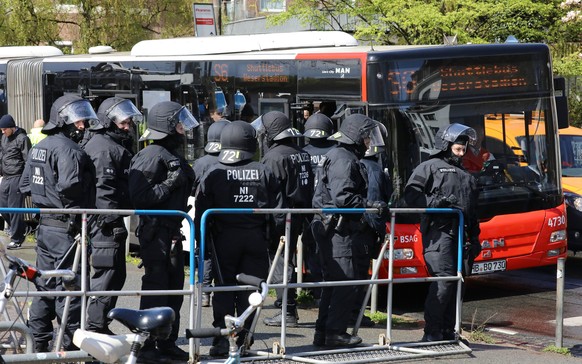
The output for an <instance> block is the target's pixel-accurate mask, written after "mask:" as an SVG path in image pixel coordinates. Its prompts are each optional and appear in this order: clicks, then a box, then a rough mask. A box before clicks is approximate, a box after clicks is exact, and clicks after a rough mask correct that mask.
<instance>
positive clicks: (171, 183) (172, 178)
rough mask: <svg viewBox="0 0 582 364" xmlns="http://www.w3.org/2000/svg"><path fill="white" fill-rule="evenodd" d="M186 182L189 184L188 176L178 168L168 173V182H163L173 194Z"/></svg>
mask: <svg viewBox="0 0 582 364" xmlns="http://www.w3.org/2000/svg"><path fill="white" fill-rule="evenodd" d="M186 182H188V177H186V174H185V173H184V171H182V169H181V168H178V169H176V170H174V171H168V176H167V177H166V180H165V181H164V182H162V185H163V186H165V187H166V188H168V190H169V191H170V192H171V191H173V190H175V189H176V188H178V187H180V186H182V185H184V184H186Z"/></svg>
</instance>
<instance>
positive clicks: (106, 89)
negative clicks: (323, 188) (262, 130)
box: [0, 32, 567, 277]
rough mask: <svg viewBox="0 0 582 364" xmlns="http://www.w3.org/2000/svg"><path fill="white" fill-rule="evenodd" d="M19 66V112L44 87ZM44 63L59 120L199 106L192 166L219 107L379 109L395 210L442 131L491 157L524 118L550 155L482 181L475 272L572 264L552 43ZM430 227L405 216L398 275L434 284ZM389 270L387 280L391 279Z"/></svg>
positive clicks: (208, 52)
mask: <svg viewBox="0 0 582 364" xmlns="http://www.w3.org/2000/svg"><path fill="white" fill-rule="evenodd" d="M99 51H103V48H99ZM18 62H19V61H15V62H14V63H15V64H13V65H12V66H10V64H8V65H9V67H8V68H7V70H6V69H5V70H2V69H1V68H0V74H2V73H4V74H5V77H4V78H0V81H4V83H5V84H4V85H2V84H0V88H5V89H6V87H7V86H9V87H8V88H7V91H8V92H7V97H8V100H9V103H8V106H10V105H14V104H22V105H32V104H33V103H34V102H38V100H32V99H29V98H28V94H29V91H30V90H29V88H30V87H31V86H30V85H27V84H21V83H17V82H14V83H13V82H12V80H18V79H19V77H22V76H23V75H24V74H22V73H21V72H27V71H26V68H21V67H19V66H20V64H19V63H18ZM20 62H21V61H20ZM28 62H30V61H28ZM35 62H39V64H40V65H42V75H41V77H42V82H41V83H40V85H41V86H40V87H41V88H42V90H41V91H42V94H43V97H42V110H43V115H42V116H44V118H45V120H46V119H47V118H48V116H49V110H50V106H51V103H52V102H53V101H54V100H55V99H56V98H57V97H59V96H61V95H63V94H66V93H74V94H78V95H81V96H83V97H85V98H88V99H89V100H91V101H92V102H93V104H94V106H95V107H97V106H98V105H99V103H100V102H101V101H102V100H103V99H104V98H106V97H110V96H120V97H127V98H130V99H131V100H132V101H134V102H135V103H136V105H137V106H138V107H139V108H141V109H142V110H143V111H144V112H145V111H146V110H147V109H148V108H149V107H151V105H152V104H154V103H155V102H157V101H160V100H174V101H177V102H180V103H182V104H184V105H187V106H188V107H190V108H191V110H192V112H193V114H194V115H195V116H196V117H198V118H199V119H200V121H201V122H202V127H201V128H197V129H196V130H195V131H194V132H193V133H192V134H191V135H189V137H188V141H187V143H186V145H185V146H184V153H185V155H186V157H187V159H189V160H190V161H193V160H194V159H196V158H197V157H199V156H200V155H201V154H202V153H203V146H204V137H203V135H204V133H205V125H207V124H208V123H209V120H210V119H209V116H208V114H209V111H211V110H220V111H222V112H223V115H224V116H225V117H227V118H229V119H241V118H243V116H244V117H245V118H246V117H247V116H248V115H251V116H254V117H256V116H258V115H261V114H263V113H265V112H267V111H270V110H280V111H282V112H284V113H286V114H288V115H289V116H290V117H291V118H292V120H294V122H295V123H297V125H296V126H297V127H298V128H299V129H301V128H302V125H301V121H300V120H301V118H300V117H299V115H300V112H301V109H302V108H303V107H306V106H308V105H316V106H317V105H323V104H324V103H325V104H326V105H334V108H335V110H336V111H335V114H334V115H333V117H332V118H333V120H334V121H335V122H336V123H337V125H338V126H339V125H340V124H341V122H342V120H343V119H344V118H345V117H346V116H347V115H349V114H351V113H365V114H367V115H369V116H370V117H372V118H374V119H375V120H378V121H380V122H381V123H383V124H384V125H385V126H386V129H387V130H388V137H387V140H386V154H385V156H384V157H385V158H383V160H384V163H385V166H386V168H387V169H388V171H389V172H390V175H391V178H392V181H393V186H392V187H393V191H394V192H393V196H392V198H391V201H390V203H391V206H393V207H398V206H402V205H401V200H402V199H401V197H402V192H403V189H404V186H405V184H406V181H407V179H408V177H409V176H410V174H411V172H412V170H413V169H414V167H415V166H417V165H418V164H419V163H420V162H422V161H424V160H426V159H427V158H428V156H429V152H430V150H431V148H432V147H433V145H434V136H435V134H436V131H437V130H438V129H439V127H441V126H443V125H447V124H449V123H453V122H457V123H462V124H466V125H469V126H471V127H473V128H475V129H476V130H477V132H478V133H480V135H481V137H482V145H481V147H482V148H483V150H487V148H489V145H487V144H488V142H489V140H491V139H490V138H487V135H486V133H488V132H489V131H488V130H489V129H488V128H487V116H488V115H511V118H512V120H515V119H516V118H517V119H519V122H520V123H521V125H522V128H523V129H524V131H525V134H524V135H530V136H533V137H534V138H530V139H528V143H530V147H531V148H530V150H535V151H536V152H535V153H536V154H535V158H531V160H530V159H529V158H530V156H529V155H524V157H523V158H522V159H521V160H517V159H516V158H514V157H515V153H510V152H511V148H509V147H508V148H498V149H497V150H495V151H494V152H490V153H488V157H487V161H485V160H483V163H482V166H480V168H477V169H475V170H473V171H472V173H474V174H475V177H476V178H477V179H478V181H479V190H480V195H479V218H480V222H481V235H480V240H481V245H482V247H483V251H482V252H481V254H480V256H479V257H478V258H477V259H476V262H475V265H474V269H473V270H474V272H476V273H487V272H493V271H503V270H511V269H520V268H527V267H535V266H542V265H550V264H555V263H556V261H557V259H558V258H559V257H565V256H566V219H565V212H564V198H563V194H562V186H561V182H560V172H561V170H560V163H559V146H558V136H557V133H558V125H559V124H560V126H563V127H565V126H567V121H566V123H563V122H562V123H559V122H558V115H563V112H560V113H558V108H557V106H556V105H562V103H561V102H558V101H559V100H558V99H557V98H556V97H555V91H554V82H553V78H552V69H551V60H550V54H549V50H548V47H547V46H546V45H543V44H515V43H514V44H486V45H455V46H373V47H372V46H370V45H359V44H358V42H357V41H356V40H355V39H354V38H353V37H352V36H350V35H348V34H345V33H341V32H300V33H281V34H261V35H247V36H218V37H206V38H180V39H163V40H149V41H143V42H140V43H138V44H136V45H135V46H134V47H133V49H132V51H131V52H128V53H102V54H87V55H71V56H56V57H47V58H40V59H35ZM6 71H8V73H6ZM19 88H24V89H19ZM558 96H560V95H558ZM562 96H563V95H562ZM8 111H9V112H12V110H11V108H10V107H9V110H8ZM16 120H18V121H20V122H21V123H27V122H30V123H32V120H33V119H32V118H31V119H28V120H25V121H22V119H19V118H18V115H16ZM500 125H501V127H503V122H501V124H500ZM532 126H536V127H535V128H532ZM531 130H534V131H533V132H531ZM532 133H533V134H534V135H531V134H532ZM536 161H544V166H543V169H542V170H541V171H540V173H539V174H538V175H531V174H530V173H526V172H528V171H529V170H530V169H531V168H529V166H530V165H532V164H535V163H536ZM536 176H537V177H536ZM418 218H419V217H418V216H410V215H409V216H405V215H401V216H400V215H399V216H398V218H397V224H396V227H395V235H396V239H395V259H396V260H395V271H394V274H395V275H394V276H395V277H423V276H427V274H428V273H427V270H426V268H425V264H424V261H423V257H422V244H421V238H420V232H419V229H418ZM388 226H389V225H388ZM386 266H387V265H386V264H384V268H383V269H382V270H381V276H382V275H383V276H386V273H387V272H386Z"/></svg>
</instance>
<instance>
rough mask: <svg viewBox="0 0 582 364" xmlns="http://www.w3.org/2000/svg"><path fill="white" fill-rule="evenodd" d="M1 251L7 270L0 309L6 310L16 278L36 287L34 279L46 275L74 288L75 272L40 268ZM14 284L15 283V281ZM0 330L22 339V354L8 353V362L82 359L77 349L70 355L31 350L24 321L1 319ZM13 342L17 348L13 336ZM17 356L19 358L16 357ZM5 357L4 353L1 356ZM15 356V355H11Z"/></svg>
mask: <svg viewBox="0 0 582 364" xmlns="http://www.w3.org/2000/svg"><path fill="white" fill-rule="evenodd" d="M1 254H2V255H3V256H4V257H5V258H6V259H7V260H8V271H7V273H6V276H5V277H4V280H3V283H2V285H1V292H0V312H2V313H6V311H5V310H6V304H7V302H8V301H9V300H11V299H12V298H14V293H15V288H16V286H17V285H18V284H17V283H16V279H17V278H20V279H25V280H26V281H29V282H32V283H33V284H35V286H36V287H37V288H38V287H41V286H42V285H40V286H39V284H38V283H37V280H39V279H41V278H43V279H50V278H62V280H63V286H65V288H66V289H69V290H75V289H77V288H78V287H77V274H76V273H75V272H73V271H72V270H70V269H51V270H41V269H38V268H37V267H36V266H34V265H32V264H30V263H28V262H27V261H25V260H23V259H20V258H18V257H15V256H12V255H7V254H5V253H4V251H2V252H1ZM15 283H16V284H15ZM14 303H15V307H17V308H18V310H19V312H18V316H19V317H22V311H21V308H20V307H19V305H18V304H17V302H14ZM0 331H3V332H7V333H14V332H18V333H20V334H21V335H22V337H23V338H24V339H25V342H26V344H25V347H24V348H25V350H26V353H25V354H22V355H21V354H14V355H9V356H10V357H11V359H12V360H11V362H30V361H32V360H35V359H38V360H51V361H53V362H62V361H70V360H71V359H82V358H83V354H82V353H81V352H71V354H70V355H66V356H65V355H62V354H59V353H35V350H34V338H33V336H32V332H31V331H30V329H29V328H28V326H26V325H25V324H24V323H18V322H16V320H14V322H12V321H4V322H1V323H0ZM13 339H14V342H15V345H14V346H13V348H14V350H15V351H17V352H18V351H19V350H20V349H21V346H20V345H19V343H18V339H17V338H16V336H15V335H13ZM19 355H20V357H19ZM31 355H32V356H31ZM5 357H6V358H8V355H5ZM12 357H15V358H12ZM0 362H2V363H3V362H4V358H3V357H2V356H0Z"/></svg>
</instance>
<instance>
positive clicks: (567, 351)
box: [543, 345, 572, 356]
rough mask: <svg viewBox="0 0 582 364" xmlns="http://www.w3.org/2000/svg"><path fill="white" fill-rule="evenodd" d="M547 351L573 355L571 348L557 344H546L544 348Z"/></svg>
mask: <svg viewBox="0 0 582 364" xmlns="http://www.w3.org/2000/svg"><path fill="white" fill-rule="evenodd" d="M543 351H544V352H546V353H556V354H562V355H564V356H572V353H571V352H570V349H568V348H559V347H557V346H555V345H549V346H546V347H545V348H544V350H543Z"/></svg>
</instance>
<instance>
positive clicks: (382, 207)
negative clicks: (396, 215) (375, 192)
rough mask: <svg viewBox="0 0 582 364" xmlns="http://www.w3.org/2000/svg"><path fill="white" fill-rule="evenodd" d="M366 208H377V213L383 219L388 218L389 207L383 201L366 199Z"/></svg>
mask: <svg viewBox="0 0 582 364" xmlns="http://www.w3.org/2000/svg"><path fill="white" fill-rule="evenodd" d="M366 208H373V209H378V215H380V217H381V218H383V219H388V214H389V213H390V209H389V208H388V205H387V204H386V202H384V201H369V200H366Z"/></svg>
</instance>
